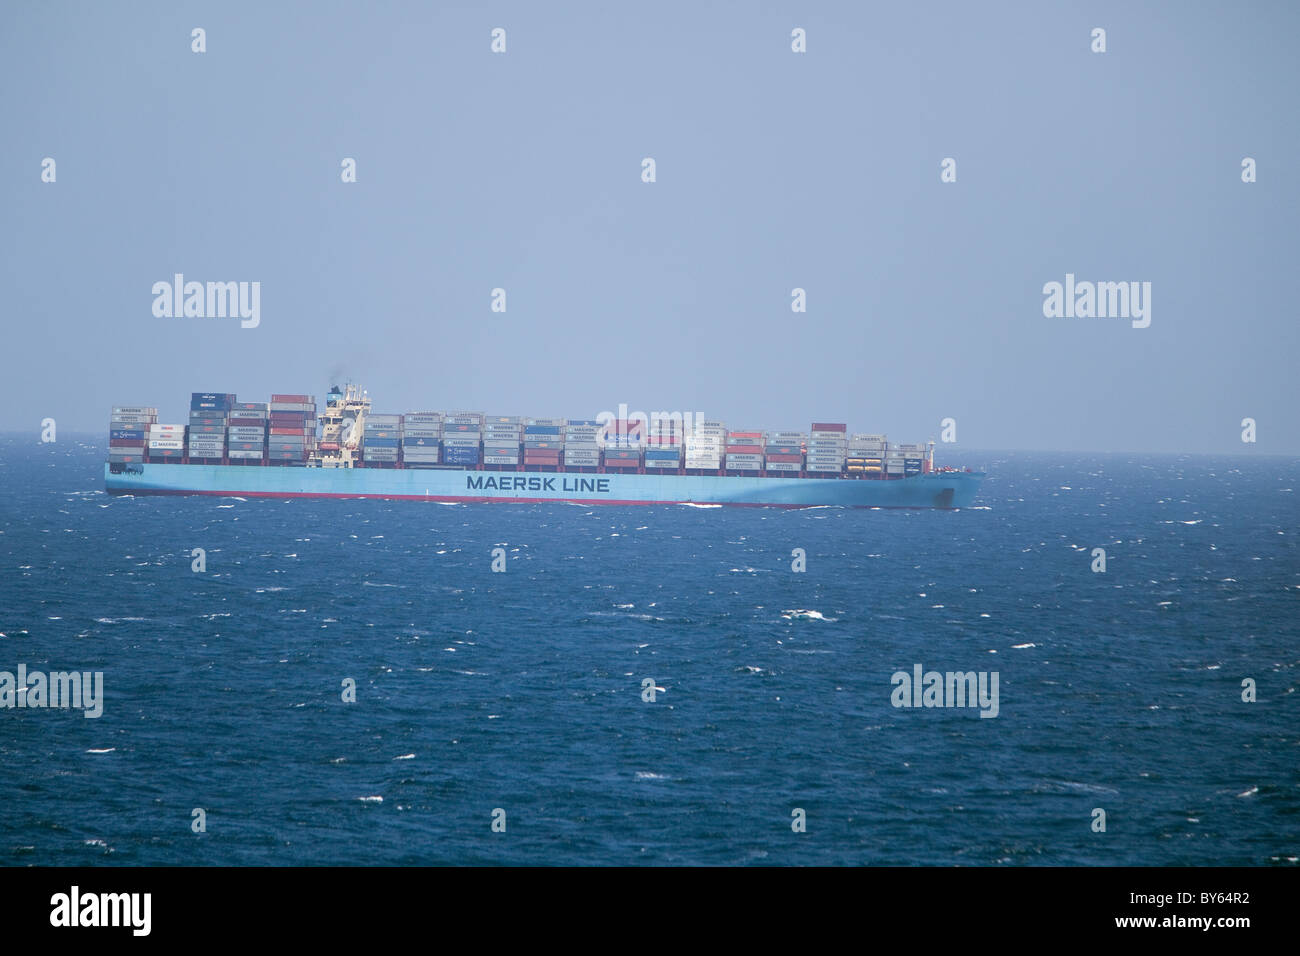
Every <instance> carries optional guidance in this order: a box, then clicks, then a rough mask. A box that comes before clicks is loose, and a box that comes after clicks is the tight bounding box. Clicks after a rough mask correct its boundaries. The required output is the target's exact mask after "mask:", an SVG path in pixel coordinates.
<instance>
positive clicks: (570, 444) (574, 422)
mask: <svg viewBox="0 0 1300 956" xmlns="http://www.w3.org/2000/svg"><path fill="white" fill-rule="evenodd" d="M601 432H602V428H601V426H600V423H599V422H597V421H594V420H590V419H570V420H569V422H568V424H566V425H565V426H564V467H565V468H596V467H598V466H599V465H600V435H601Z"/></svg>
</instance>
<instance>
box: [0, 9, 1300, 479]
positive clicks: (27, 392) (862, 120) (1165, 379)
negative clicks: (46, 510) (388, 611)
mask: <svg viewBox="0 0 1300 956" xmlns="http://www.w3.org/2000/svg"><path fill="white" fill-rule="evenodd" d="M1297 27H1300V7H1298V6H1297V5H1295V4H1289V3H1262V2H1261V3H1250V4H1236V3H1200V2H1186V3H1173V2H1169V3H1145V2H1139V3H1132V2H1123V3H1087V4H1070V3H1050V4H1045V3H1038V2H1026V3H1009V2H1008V3H1003V2H994V3H982V4H970V3H961V2H950V3H945V2H927V3H924V4H863V3H851V2H843V3H833V2H819V3H815V4H814V3H789V4H778V3H762V2H746V3H741V2H736V3H707V2H699V3H673V2H656V3H651V4H631V3H626V4H623V3H617V4H611V3H545V2H528V3H481V4H474V3H427V2H426V3H399V2H375V3H325V2H313V3H307V2H277V3H250V2H223V3H147V2H132V3H39V2H8V3H5V4H4V5H3V6H2V7H0V77H2V78H3V83H0V130H3V135H2V136H0V244H2V245H0V280H2V281H3V284H4V289H5V293H6V294H5V300H6V302H5V306H6V307H5V309H4V311H3V319H2V320H0V321H3V324H4V341H5V344H6V348H5V355H6V361H5V363H4V370H5V375H6V377H7V379H8V383H9V388H8V394H7V395H6V401H5V406H6V409H5V413H4V416H3V419H0V430H7V431H16V432H23V431H30V432H31V433H32V435H33V438H34V439H35V438H36V436H37V435H38V434H39V431H40V428H41V420H42V419H44V418H47V417H50V418H54V419H55V421H56V422H57V423H58V428H59V429H60V430H62V431H89V432H101V431H106V430H107V426H108V418H109V412H110V407H111V406H112V405H156V406H158V407H159V409H160V413H161V415H160V417H161V420H163V421H171V422H178V421H184V420H185V417H186V414H187V409H188V400H189V395H190V393H191V392H194V391H217V392H235V393H236V394H237V395H238V396H239V399H240V400H242V401H265V400H267V399H268V398H269V396H270V394H271V393H272V392H310V393H314V394H315V395H317V396H318V400H320V401H321V402H322V403H323V396H324V394H325V392H326V391H327V390H328V388H329V386H330V385H331V384H333V383H335V382H339V383H342V382H343V381H345V380H349V381H356V382H359V383H361V384H362V385H364V386H365V387H366V388H367V389H368V390H369V393H370V396H371V398H372V400H373V402H374V410H375V411H376V412H403V411H410V410H417V409H476V410H480V411H484V412H487V413H489V414H494V415H533V416H537V417H549V416H567V417H572V418H593V417H595V416H596V415H597V414H599V413H600V412H602V411H617V409H618V407H619V405H620V403H626V405H627V406H628V408H629V410H637V409H640V410H645V411H652V410H655V411H658V410H662V411H684V412H698V413H702V414H703V415H704V416H705V417H707V418H717V419H722V420H724V421H726V422H727V423H728V424H729V425H732V426H736V427H755V426H757V427H764V428H768V429H772V430H777V429H806V428H807V427H808V425H809V424H810V423H811V422H813V421H820V422H825V421H832V422H847V423H848V424H849V427H850V429H851V430H852V431H865V432H883V433H887V434H888V435H889V436H890V438H891V439H892V440H896V441H921V440H926V439H929V438H935V439H938V438H939V437H940V435H941V422H942V421H943V420H944V419H946V418H951V419H952V420H953V422H954V423H955V429H954V431H955V434H954V435H952V437H955V438H956V443H955V444H954V445H952V446H951V448H943V449H942V450H943V457H944V458H945V459H946V460H947V461H949V462H951V463H961V462H960V460H961V454H960V450H961V448H962V447H963V446H965V447H968V448H971V449H983V448H1003V449H1039V450H1063V451H1074V450H1077V451H1124V452H1144V451H1150V452H1186V453H1205V454H1215V455H1225V454H1287V455H1296V454H1300V417H1298V416H1297V401H1296V399H1297V390H1298V389H1297V381H1296V375H1295V366H1296V357H1297V352H1298V350H1297V341H1298V339H1300V333H1297V326H1296V323H1297V319H1298V318H1300V316H1298V315H1297V308H1296V301H1297V297H1296V294H1295V292H1294V290H1292V289H1291V285H1292V283H1293V282H1294V281H1295V280H1294V276H1295V275H1296V272H1297V270H1296V267H1295V253H1296V245H1297V238H1296V237H1297V233H1298V231H1300V215H1298V214H1300V204H1298V203H1297V192H1298V190H1300V185H1298V178H1297V176H1296V173H1295V169H1294V164H1295V163H1296V161H1297V157H1300V124H1298V123H1297V121H1296V116H1297V111H1296V97H1297V91H1300V57H1297V56H1296V55H1295V53H1294V49H1293V47H1294V41H1295V37H1296V36H1297V35H1298V34H1300V31H1298V30H1297ZM195 28H202V29H203V30H204V31H205V35H204V41H205V51H204V52H201V53H198V52H194V50H193V49H192V45H193V43H194V40H193V35H192V31H193V30H194V29H195ZM497 28H500V29H502V30H504V31H505V52H493V50H492V44H493V36H492V33H493V30H494V29H497ZM1096 28H1101V29H1104V30H1105V46H1106V49H1105V52H1094V51H1093V49H1092V48H1093V46H1094V45H1096V40H1095V39H1094V37H1093V31H1094V30H1095V29H1096ZM796 29H801V30H803V31H804V35H805V37H806V52H802V53H797V52H794V51H793V50H792V43H794V40H793V39H792V31H794V30H796ZM1247 157H1249V158H1251V159H1253V160H1254V161H1255V176H1256V181H1255V182H1251V183H1246V182H1243V181H1242V174H1243V169H1242V162H1243V160H1244V159H1245V158H1247ZM47 158H48V159H53V160H54V181H53V182H47V181H43V176H48V169H47V164H45V163H44V161H45V160H46V159H47ZM646 158H652V159H653V160H654V164H655V168H654V172H655V179H654V181H653V182H646V181H643V160H645V159H646ZM345 159H352V160H354V161H355V170H356V177H355V178H356V181H355V182H343V163H344V160H345ZM945 159H952V160H954V161H955V175H956V180H955V181H954V182H944V181H942V173H943V166H942V164H943V161H944V160H945ZM176 273H181V274H183V275H184V276H185V281H198V282H205V283H206V282H249V283H252V282H257V283H259V286H258V288H259V290H260V310H259V316H258V319H259V321H258V324H257V325H256V327H249V328H245V327H242V324H241V322H240V320H239V319H238V318H230V317H225V318H218V317H196V316H189V317H186V316H179V317H176V316H172V317H166V316H158V315H155V294H154V292H153V288H154V285H155V283H158V282H167V283H170V282H172V279H173V276H174V275H175V274H176ZM1067 274H1069V275H1073V276H1074V277H1075V281H1076V282H1083V281H1091V282H1137V283H1150V287H1149V288H1150V290H1151V291H1150V316H1149V317H1150V325H1149V326H1148V327H1146V328H1135V327H1133V324H1132V322H1131V321H1130V320H1129V319H1128V318H1123V317H1105V318H1097V317H1075V316H1072V317H1062V316H1050V317H1049V316H1047V315H1045V314H1044V301H1045V298H1046V296H1045V294H1044V286H1045V284H1047V283H1051V282H1059V283H1062V284H1064V283H1065V281H1066V276H1067ZM1139 287H1140V288H1141V286H1139ZM494 289H503V290H505V311H504V312H501V311H493V309H492V304H493V290H494ZM795 289H802V290H804V298H805V303H806V311H803V312H795V311H793V310H792V302H793V301H794V300H793V294H794V293H793V290H795ZM1245 418H1252V419H1254V420H1255V422H1256V441H1255V442H1254V443H1253V444H1246V443H1243V442H1242V430H1243V428H1242V420H1243V419H1245ZM967 463H969V462H967Z"/></svg>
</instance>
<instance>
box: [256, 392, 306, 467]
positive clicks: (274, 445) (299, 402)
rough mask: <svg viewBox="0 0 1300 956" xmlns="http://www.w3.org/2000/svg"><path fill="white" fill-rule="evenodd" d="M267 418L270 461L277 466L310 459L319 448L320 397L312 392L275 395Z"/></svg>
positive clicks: (295, 463) (294, 463)
mask: <svg viewBox="0 0 1300 956" xmlns="http://www.w3.org/2000/svg"><path fill="white" fill-rule="evenodd" d="M267 420H268V424H269V426H270V436H269V439H268V442H267V456H266V457H267V460H268V461H269V462H270V463H271V464H273V465H298V464H302V463H304V462H306V460H307V458H308V457H309V456H310V455H311V453H312V451H313V450H314V449H315V447H316V399H314V398H313V397H312V396H310V395H288V394H281V395H272V396H271V404H270V405H269V406H268V410H267Z"/></svg>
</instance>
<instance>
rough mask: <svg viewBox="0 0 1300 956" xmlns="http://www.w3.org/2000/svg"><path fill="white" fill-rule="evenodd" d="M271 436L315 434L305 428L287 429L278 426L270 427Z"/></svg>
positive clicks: (313, 431) (312, 430)
mask: <svg viewBox="0 0 1300 956" xmlns="http://www.w3.org/2000/svg"><path fill="white" fill-rule="evenodd" d="M271 434H272V435H312V434H315V430H314V429H307V428H288V427H281V426H279V425H272V426H271Z"/></svg>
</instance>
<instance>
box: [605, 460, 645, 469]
mask: <svg viewBox="0 0 1300 956" xmlns="http://www.w3.org/2000/svg"><path fill="white" fill-rule="evenodd" d="M640 464H641V463H640V462H639V461H637V460H636V459H635V458H610V459H608V460H607V461H606V462H605V467H606V468H636V467H637V466H639V465H640Z"/></svg>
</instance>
